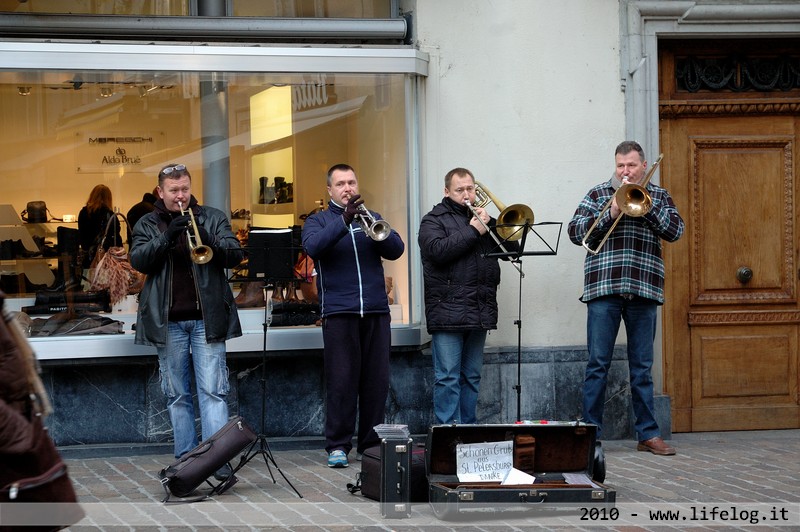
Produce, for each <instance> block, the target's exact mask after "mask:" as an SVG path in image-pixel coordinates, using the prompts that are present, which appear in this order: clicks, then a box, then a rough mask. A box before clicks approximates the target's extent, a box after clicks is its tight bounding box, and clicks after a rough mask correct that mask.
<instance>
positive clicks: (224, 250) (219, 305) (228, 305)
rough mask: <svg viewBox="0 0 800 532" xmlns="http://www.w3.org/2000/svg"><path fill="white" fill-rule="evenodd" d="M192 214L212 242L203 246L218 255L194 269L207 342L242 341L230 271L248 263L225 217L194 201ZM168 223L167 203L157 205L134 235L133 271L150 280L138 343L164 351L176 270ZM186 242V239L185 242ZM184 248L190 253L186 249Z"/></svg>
mask: <svg viewBox="0 0 800 532" xmlns="http://www.w3.org/2000/svg"><path fill="white" fill-rule="evenodd" d="M189 208H191V209H192V212H193V213H194V216H195V219H196V220H197V224H198V225H199V226H201V227H203V228H205V230H206V231H207V232H208V234H209V236H210V241H209V242H205V241H204V242H203V244H205V245H207V246H209V247H211V249H212V251H213V252H214V257H213V258H212V259H211V261H210V262H208V263H206V264H201V265H198V264H194V263H191V268H192V271H193V272H194V280H195V282H196V288H197V294H198V296H199V298H200V307H201V309H202V312H203V323H204V324H205V329H206V340H207V341H209V342H223V341H225V340H228V339H230V338H235V337H237V336H241V335H242V328H241V325H240V324H239V314H238V312H237V310H236V305H235V304H234V302H233V292H232V291H231V287H230V285H229V284H228V279H227V277H226V275H225V268H232V267H233V266H236V265H237V264H239V263H240V262H241V261H242V258H243V257H244V251H243V250H242V249H241V246H240V244H239V241H238V240H237V239H236V236H235V235H234V234H233V232H232V231H231V224H230V222H229V221H228V218H227V217H226V216H225V214H224V213H223V212H222V211H220V210H219V209H214V208H213V207H208V206H200V205H198V204H197V202H196V200H195V199H194V197H192V199H191V201H190V206H189ZM162 216H164V218H163V219H162ZM167 219H168V214H167V213H166V211H165V210H164V202H163V201H161V200H158V201H157V202H156V208H155V210H154V211H153V212H150V213H148V214H146V215H145V216H144V217H142V218H141V219H140V220H139V222H138V223H137V224H136V227H135V228H134V231H133V244H132V245H131V251H130V261H131V266H133V267H134V268H136V269H137V270H139V271H140V272H142V273H144V274H147V280H146V281H145V283H144V288H142V292H141V294H140V295H139V313H138V316H137V319H136V339H135V343H137V344H142V345H155V346H164V345H166V341H167V322H168V321H169V320H168V317H169V316H168V315H169V309H170V297H171V295H172V285H173V278H172V272H173V267H174V265H173V259H172V256H171V254H170V243H169V240H168V239H167V237H166V236H165V235H164V230H165V229H166V221H165V220H167ZM184 238H185V236H184V235H182V236H181V239H184ZM180 244H181V242H180V239H179V245H180ZM181 247H185V243H184V244H183V245H181ZM186 252H187V253H188V250H186Z"/></svg>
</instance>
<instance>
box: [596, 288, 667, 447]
mask: <svg viewBox="0 0 800 532" xmlns="http://www.w3.org/2000/svg"><path fill="white" fill-rule="evenodd" d="M587 307H588V311H589V316H588V320H587V324H586V325H587V327H586V328H587V338H588V347H589V363H588V364H587V365H586V375H585V378H584V381H583V417H584V420H585V421H586V422H588V423H594V424H595V425H597V427H598V429H597V437H598V438H599V437H600V433H601V432H602V426H603V407H604V406H605V401H606V384H607V382H608V369H609V367H610V366H611V357H612V355H613V353H614V342H615V341H616V338H617V333H618V332H619V325H620V320H624V321H625V330H626V333H627V337H628V372H629V375H630V382H631V401H632V403H633V413H634V416H635V417H636V421H635V425H634V427H635V429H636V435H637V437H638V439H639V441H644V440H649V439H650V438H653V437H655V436H660V434H661V432H660V431H659V429H658V424H657V423H656V419H655V415H654V413H653V411H654V404H653V376H652V373H651V370H652V368H653V341H654V339H655V334H656V309H657V304H656V302H655V301H653V300H651V299H646V298H641V297H634V298H633V299H631V300H627V299H625V298H623V297H621V296H607V297H600V298H597V299H593V300H591V301H589V302H588V303H587Z"/></svg>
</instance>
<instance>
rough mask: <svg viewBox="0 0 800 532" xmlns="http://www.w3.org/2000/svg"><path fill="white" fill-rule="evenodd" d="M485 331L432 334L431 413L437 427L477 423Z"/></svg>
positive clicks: (436, 332)
mask: <svg viewBox="0 0 800 532" xmlns="http://www.w3.org/2000/svg"><path fill="white" fill-rule="evenodd" d="M485 343H486V331H485V330H482V329H476V330H471V331H455V332H453V331H435V332H433V333H431V348H432V349H433V374H434V382H433V413H434V414H435V415H436V422H437V423H448V424H449V423H477V421H478V418H477V415H476V410H477V408H478V390H479V388H480V384H481V366H483V346H484V344H485Z"/></svg>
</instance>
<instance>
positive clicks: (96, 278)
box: [89, 213, 145, 305]
mask: <svg viewBox="0 0 800 532" xmlns="http://www.w3.org/2000/svg"><path fill="white" fill-rule="evenodd" d="M118 218H120V219H122V221H124V222H125V224H126V225H127V223H128V220H127V218H125V215H123V214H120V213H116V214H115V215H114V216H111V217H110V218H109V219H108V223H107V224H106V228H105V231H104V232H103V238H102V239H101V241H100V245H99V246H97V252H96V254H95V257H94V260H93V261H92V266H91V267H90V268H89V269H90V272H91V273H90V276H89V286H90V288H91V289H92V290H108V293H109V295H110V298H111V304H112V305H115V304H116V303H119V302H120V301H122V300H123V299H124V298H125V296H127V295H133V294H138V293H139V292H141V290H142V287H143V286H144V280H145V275H144V274H143V273H141V272H139V271H137V270H136V269H134V267H133V266H131V263H130V262H129V260H128V252H127V251H126V250H125V248H124V247H123V246H111V247H109V248H108V249H107V250H106V249H104V248H105V241H106V239H107V238H108V233H109V230H110V229H111V227H112V225H113V224H115V223H117V219H118Z"/></svg>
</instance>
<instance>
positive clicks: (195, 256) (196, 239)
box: [178, 201, 214, 264]
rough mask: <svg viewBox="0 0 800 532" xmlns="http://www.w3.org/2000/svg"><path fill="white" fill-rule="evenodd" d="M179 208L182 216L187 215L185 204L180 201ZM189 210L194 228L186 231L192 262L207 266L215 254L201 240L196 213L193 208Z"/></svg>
mask: <svg viewBox="0 0 800 532" xmlns="http://www.w3.org/2000/svg"><path fill="white" fill-rule="evenodd" d="M178 207H180V208H181V214H186V211H184V210H183V204H182V203H181V202H180V201H179V202H178ZM187 210H188V212H189V218H191V220H192V228H191V229H188V228H187V230H186V238H187V240H188V242H189V258H190V259H192V262H194V263H195V264H205V263H207V262H208V261H210V260H211V259H212V257H214V252H213V251H212V250H211V248H210V247H208V246H206V245H205V244H203V241H202V240H200V233H199V232H198V230H197V222H196V221H195V219H194V213H193V212H192V209H191V208H189V209H187Z"/></svg>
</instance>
